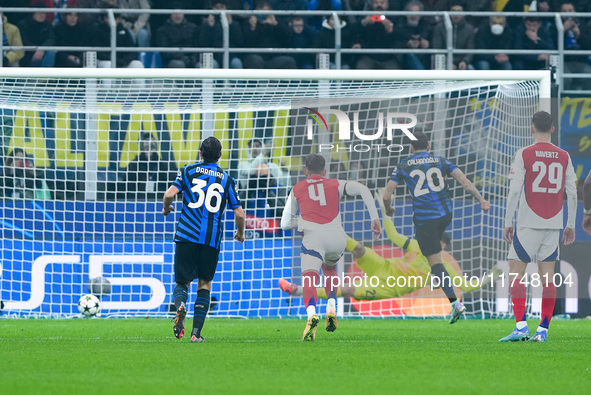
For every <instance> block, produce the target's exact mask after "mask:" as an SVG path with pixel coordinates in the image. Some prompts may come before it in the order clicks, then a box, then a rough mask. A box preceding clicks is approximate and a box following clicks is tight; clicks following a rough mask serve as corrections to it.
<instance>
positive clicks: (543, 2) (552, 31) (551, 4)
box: [529, 0, 560, 48]
mask: <svg viewBox="0 0 591 395" xmlns="http://www.w3.org/2000/svg"><path fill="white" fill-rule="evenodd" d="M532 5H534V6H535V7H533V8H532V7H530V9H529V10H530V12H556V11H558V10H560V5H559V4H556V1H548V0H539V1H537V2H536V3H535V4H533V3H532ZM541 23H542V26H541V27H540V30H543V31H544V35H546V36H547V37H550V38H551V39H552V48H556V45H557V39H558V33H557V32H556V25H555V24H554V18H553V17H552V18H541Z"/></svg>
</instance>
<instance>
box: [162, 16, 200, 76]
mask: <svg viewBox="0 0 591 395" xmlns="http://www.w3.org/2000/svg"><path fill="white" fill-rule="evenodd" d="M177 7H178V5H177ZM177 9H178V8H177ZM155 39H156V40H155V41H156V46H157V47H172V48H182V47H197V46H198V43H199V28H198V27H197V25H195V24H194V23H191V22H189V21H187V20H186V19H185V14H184V13H182V11H180V10H179V12H175V13H174V14H171V15H170V18H169V19H168V21H166V23H165V24H164V25H163V26H162V27H161V28H160V29H158V31H157V33H156V37H155ZM162 61H163V63H164V64H165V65H166V67H172V68H186V67H188V68H191V67H195V66H197V61H198V56H197V54H196V53H188V52H164V53H162Z"/></svg>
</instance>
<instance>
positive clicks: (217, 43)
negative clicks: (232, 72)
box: [199, 0, 242, 69]
mask: <svg viewBox="0 0 591 395" xmlns="http://www.w3.org/2000/svg"><path fill="white" fill-rule="evenodd" d="M212 9H213V10H225V9H226V3H225V2H223V1H219V0H218V1H215V0H214V2H213V7H212ZM226 19H227V20H228V26H229V29H230V30H229V33H230V48H236V47H241V46H242V29H241V27H240V25H239V24H238V22H234V18H233V17H232V15H226ZM223 33H224V31H223V28H222V23H221V22H220V15H219V14H215V15H214V14H210V15H209V16H208V17H207V19H206V20H205V21H204V22H203V24H202V25H201V34H200V36H199V46H200V47H205V48H222V47H223V46H224V34H223ZM213 57H214V67H215V68H218V67H221V66H222V65H223V58H224V54H222V53H214V55H213ZM230 68H231V69H241V68H242V60H241V59H240V56H238V55H237V54H234V55H233V54H230Z"/></svg>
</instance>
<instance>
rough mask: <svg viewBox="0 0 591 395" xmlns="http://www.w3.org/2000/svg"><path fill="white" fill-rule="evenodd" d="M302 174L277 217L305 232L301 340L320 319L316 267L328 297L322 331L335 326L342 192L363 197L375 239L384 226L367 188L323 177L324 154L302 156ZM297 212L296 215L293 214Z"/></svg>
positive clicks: (343, 241)
mask: <svg viewBox="0 0 591 395" xmlns="http://www.w3.org/2000/svg"><path fill="white" fill-rule="evenodd" d="M304 174H305V175H306V177H307V178H306V179H305V180H302V181H300V182H298V183H297V184H296V185H295V186H294V187H293V189H292V191H291V193H290V194H289V197H288V198H287V202H286V203H285V208H284V209H283V215H282V217H281V228H282V229H284V230H288V229H295V228H297V230H298V232H300V233H301V234H302V236H303V240H302V251H301V265H302V282H303V296H304V304H305V306H306V311H307V313H308V322H307V325H306V329H305V330H304V335H303V338H302V340H304V341H312V340H314V338H315V336H316V327H317V325H318V322H319V321H320V319H319V317H318V315H317V313H316V300H317V299H318V295H317V292H316V287H317V285H318V284H319V280H320V275H319V272H320V268H321V267H322V272H323V273H324V277H325V278H324V281H325V290H326V294H327V296H328V303H327V307H326V330H327V331H329V332H334V331H335V330H336V329H337V317H336V291H337V285H338V277H337V270H336V264H337V261H338V260H339V259H340V258H341V256H342V255H343V252H344V250H345V246H346V242H347V241H346V238H347V235H346V234H345V230H344V229H343V226H342V225H341V214H340V203H339V200H340V198H341V197H342V196H343V195H348V196H361V197H362V198H363V201H364V203H365V205H366V207H367V208H368V210H369V214H370V218H371V230H372V232H373V233H374V235H375V237H376V239H377V238H378V236H379V235H380V233H382V226H381V224H380V219H379V216H378V210H377V209H376V206H375V203H374V200H373V197H372V195H371V192H370V191H369V189H367V187H365V186H364V185H362V184H360V183H358V182H357V181H341V180H335V179H331V178H326V177H324V176H325V175H326V169H325V161H324V157H322V156H321V155H318V154H311V155H308V156H307V157H306V159H305V168H304ZM298 211H299V216H297V217H296V213H297V212H298Z"/></svg>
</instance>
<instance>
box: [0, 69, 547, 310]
mask: <svg viewBox="0 0 591 395" xmlns="http://www.w3.org/2000/svg"><path fill="white" fill-rule="evenodd" d="M376 77H379V79H376ZM549 87H550V85H549V72H531V71H528V72H509V73H500V72H492V73H491V72H450V71H426V72H417V71H380V74H379V75H376V74H375V73H372V72H368V71H333V70H330V71H328V70H311V71H304V70H298V71H297V72H295V71H278V70H203V69H201V70H148V69H146V70H131V71H130V70H125V69H121V70H120V69H112V70H108V69H81V70H67V71H65V70H60V69H52V70H39V69H27V70H25V69H18V70H16V69H15V70H12V69H4V70H3V74H2V76H1V77H0V130H1V131H2V143H3V144H2V150H1V151H0V162H1V164H2V172H1V176H0V180H1V184H0V194H1V196H2V201H1V204H2V218H1V220H0V221H1V222H0V224H1V229H2V240H1V243H2V253H1V260H0V291H1V299H2V300H3V301H4V303H5V308H4V310H3V312H2V313H3V315H5V316H6V315H7V316H76V315H78V310H77V306H76V304H77V301H78V299H79V298H80V296H82V295H83V294H86V293H94V294H96V295H97V296H99V297H100V299H101V308H102V312H101V314H102V315H103V316H117V315H121V316H137V315H150V316H166V315H168V314H171V312H173V310H174V308H173V305H172V289H173V288H174V270H173V262H174V243H173V242H172V239H173V235H174V231H175V225H176V220H177V219H178V215H179V212H180V210H181V208H182V202H181V201H179V200H177V201H176V202H175V203H174V204H175V207H176V212H175V213H173V214H171V215H169V216H168V217H164V216H163V215H162V214H161V209H162V203H161V199H162V194H163V193H164V191H165V190H166V189H167V188H168V186H169V185H170V184H171V182H172V181H173V180H174V177H175V176H176V173H177V171H178V169H180V168H181V167H182V166H184V165H186V164H189V163H193V162H195V161H197V159H198V149H199V144H200V142H201V141H202V139H203V138H205V137H208V136H215V137H217V138H219V139H220V141H221V142H222V147H223V150H222V157H221V159H220V161H219V165H220V166H221V167H222V168H224V169H226V170H227V171H228V172H229V173H230V175H231V176H232V177H234V178H235V179H236V180H237V184H238V189H239V194H240V197H241V199H242V203H243V206H244V208H245V211H246V214H247V231H246V236H247V240H246V241H245V242H244V243H243V244H238V243H236V242H234V241H233V240H232V235H233V231H234V221H233V216H232V212H231V210H229V211H227V214H226V219H225V221H224V228H225V234H224V238H223V239H222V244H221V254H220V260H219V263H218V270H217V274H216V276H215V279H214V283H213V289H212V299H213V300H214V302H213V303H212V310H211V312H210V314H211V315H214V316H248V317H263V316H272V317H274V316H282V317H283V316H298V315H304V314H305V309H304V307H303V301H302V298H301V296H298V295H296V294H294V295H290V294H288V293H286V292H284V291H282V290H281V289H280V288H279V286H278V281H279V280H280V279H286V280H287V281H289V282H291V283H293V284H294V287H295V286H297V285H298V284H300V281H301V279H300V269H299V249H300V245H299V244H300V239H299V236H297V235H294V234H293V233H292V232H291V231H286V232H284V231H282V230H281V229H280V224H279V223H280V217H281V213H282V209H283V205H284V204H285V199H286V197H287V195H288V193H289V191H290V189H291V187H292V186H293V185H295V183H296V182H298V181H299V180H301V179H303V174H302V158H303V157H304V156H305V155H307V154H309V153H319V154H321V155H323V156H324V157H325V159H326V160H327V170H328V176H329V177H331V178H339V179H344V180H357V181H359V182H361V183H363V184H365V185H367V186H368V187H369V189H370V190H371V191H372V193H373V192H377V191H379V190H382V189H383V188H384V187H385V185H386V183H387V182H388V180H389V177H390V173H391V171H392V169H393V168H394V166H396V165H397V164H398V162H399V161H400V160H401V159H402V158H404V157H406V156H408V155H409V153H410V152H409V148H410V144H409V142H410V141H409V139H408V138H407V137H406V134H405V133H404V131H403V129H404V128H405V127H408V128H410V129H409V130H410V132H413V131H419V130H420V131H424V132H425V133H427V135H428V136H429V138H430V141H431V149H432V150H433V152H435V153H436V154H438V155H442V156H444V157H446V158H448V159H449V160H450V161H451V162H453V163H454V164H456V165H457V166H458V167H460V169H462V170H463V171H464V172H465V173H466V175H467V176H468V178H469V179H471V180H472V181H473V182H474V183H475V185H476V186H477V187H478V189H479V190H480V191H481V192H482V193H483V195H484V196H485V197H486V198H487V199H488V200H489V201H491V203H492V204H493V208H492V209H491V210H490V211H489V212H488V213H482V212H481V211H480V208H479V205H477V204H476V202H475V201H474V200H473V198H472V197H471V196H469V195H467V194H466V192H465V191H464V190H463V189H462V188H461V187H460V186H458V185H456V184H455V183H453V182H451V181H449V180H448V182H449V184H450V190H451V194H452V196H453V202H454V220H453V222H452V224H451V225H450V227H449V228H448V233H449V235H450V237H451V243H450V244H449V246H448V247H447V253H446V258H445V259H447V260H448V261H449V263H450V264H452V265H453V266H454V267H455V268H456V270H457V272H458V274H460V275H462V274H464V275H465V277H466V278H468V279H471V278H478V279H480V281H482V280H483V278H484V280H485V282H486V279H487V278H490V279H491V280H493V282H492V283H491V284H488V285H485V286H483V287H482V288H478V287H477V288H478V289H476V290H474V291H473V292H461V291H459V293H460V294H461V295H462V299H463V300H464V302H465V304H466V305H467V307H468V314H472V315H475V316H479V317H481V316H482V317H484V316H491V315H498V314H510V313H511V312H510V308H509V307H508V300H507V297H508V288H507V287H505V288H504V289H503V288H502V287H497V286H495V284H496V283H495V282H494V280H496V277H495V278H494V279H493V276H492V275H490V273H491V272H492V271H493V268H494V267H495V266H498V267H500V268H501V269H503V268H505V266H506V263H504V261H505V259H506V252H507V248H508V247H507V245H506V243H504V242H503V241H502V226H503V217H504V206H505V203H504V198H505V196H506V192H507V186H508V185H507V184H508V182H507V174H508V172H509V165H510V163H511V160H512V157H513V155H514V153H515V151H516V150H517V149H519V148H521V147H523V146H525V145H527V144H529V143H531V142H532V139H531V135H530V129H529V125H530V120H531V116H532V114H533V113H534V112H535V111H537V110H539V109H540V108H542V109H546V108H547V107H549V101H546V100H542V99H546V98H549V96H550V95H549V90H550V88H549ZM415 121H416V124H414V123H415ZM347 133H348V134H347ZM427 182H428V180H427ZM394 204H395V206H396V209H397V211H396V215H395V216H394V218H393V222H392V224H393V226H394V228H395V229H396V231H397V232H398V233H399V234H400V235H404V236H407V237H410V238H412V237H414V227H413V225H412V209H411V206H412V204H411V200H410V197H409V194H408V192H407V191H406V190H405V189H404V187H400V188H399V189H398V190H397V191H396V200H395V202H394ZM341 211H342V217H343V225H344V228H345V231H346V232H347V234H348V235H349V236H350V237H351V238H353V239H355V240H357V241H358V242H360V243H362V244H363V245H365V246H366V247H369V248H371V251H373V252H375V253H376V254H377V256H378V257H383V258H385V260H383V261H382V260H379V262H382V263H384V262H386V263H388V264H391V265H398V266H396V268H397V269H398V270H400V271H401V272H404V271H405V270H408V268H413V267H414V266H413V265H414V264H416V262H418V261H417V259H419V258H420V257H419V258H417V257H416V253H415V255H412V253H410V254H409V253H408V252H407V251H406V250H404V249H403V248H401V247H400V246H397V245H396V244H395V243H393V242H392V240H390V238H389V237H388V236H387V235H386V233H385V232H383V234H382V236H381V237H380V239H379V240H377V241H376V240H373V239H372V237H371V234H370V232H369V216H368V214H367V213H366V212H367V210H366V209H365V208H364V205H363V202H362V201H361V200H357V199H353V198H345V199H343V200H342V203H341ZM380 214H381V213H380ZM405 254H406V255H405ZM376 262H378V260H376ZM405 265H406V266H405ZM504 265H505V266H504ZM366 269H367V267H366V266H364V265H357V262H356V259H355V258H354V256H353V255H352V254H351V253H350V252H348V251H347V252H345V254H344V256H343V258H342V259H341V261H340V263H339V270H340V273H341V274H355V273H359V274H362V273H363V272H364V271H365V270H366ZM367 270H369V269H367ZM366 274H367V275H368V276H372V275H376V274H375V273H366ZM398 285H400V283H399V284H398ZM472 285H474V284H472ZM364 287H365V288H364ZM357 288H358V289H355V290H353V291H352V290H350V289H348V290H345V289H343V290H342V293H343V299H341V302H340V303H339V308H340V313H341V314H344V315H357V316H399V317H411V316H412V317H428V316H442V315H445V314H447V313H448V312H449V303H448V302H447V301H446V299H445V298H444V297H443V294H442V293H441V291H440V290H434V291H431V290H430V289H429V287H427V288H424V289H418V290H414V291H413V292H412V293H406V294H404V295H402V294H401V295H397V297H394V298H392V295H391V294H387V292H390V291H391V292H399V293H400V289H402V288H403V287H399V288H398V291H396V289H395V290H394V291H392V290H390V289H389V288H388V287H385V288H388V290H387V291H386V290H383V289H379V288H384V287H373V288H372V286H371V284H362V285H361V286H359V287H357ZM407 291H409V292H410V291H412V289H407ZM351 292H357V293H354V294H350V293H351ZM405 292H406V291H405ZM296 293H297V291H296ZM195 294H196V289H195V284H193V285H192V286H191V289H190V295H191V296H192V299H193V300H194V297H195ZM351 295H353V296H354V297H357V298H358V299H368V300H361V301H360V300H356V299H354V298H352V297H351ZM381 297H388V298H387V299H384V300H372V299H377V298H381ZM193 300H190V303H189V305H190V306H191V307H190V309H189V313H190V314H191V312H192V301H193Z"/></svg>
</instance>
